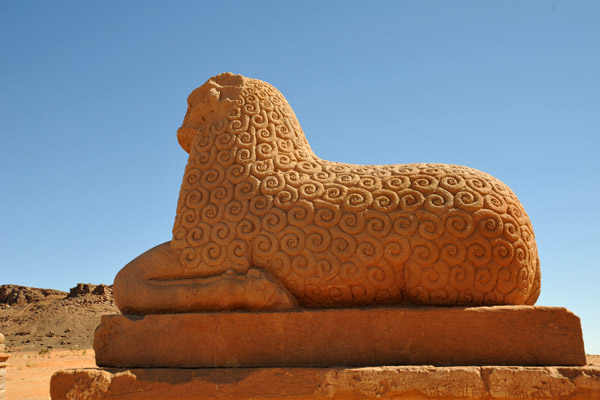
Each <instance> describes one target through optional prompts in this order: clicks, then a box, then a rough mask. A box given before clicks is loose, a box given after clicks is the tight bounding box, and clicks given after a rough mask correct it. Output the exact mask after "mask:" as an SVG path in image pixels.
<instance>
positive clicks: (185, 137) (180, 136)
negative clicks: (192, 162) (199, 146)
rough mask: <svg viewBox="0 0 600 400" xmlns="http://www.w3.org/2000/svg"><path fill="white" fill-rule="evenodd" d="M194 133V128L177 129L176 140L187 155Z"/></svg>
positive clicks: (190, 148)
mask: <svg viewBox="0 0 600 400" xmlns="http://www.w3.org/2000/svg"><path fill="white" fill-rule="evenodd" d="M196 131H197V129H195V128H185V127H183V126H182V127H181V128H179V129H177V140H178V141H179V145H180V146H181V148H182V149H184V150H185V151H186V152H187V153H188V154H189V152H190V151H191V150H192V143H193V141H194V135H195V134H196Z"/></svg>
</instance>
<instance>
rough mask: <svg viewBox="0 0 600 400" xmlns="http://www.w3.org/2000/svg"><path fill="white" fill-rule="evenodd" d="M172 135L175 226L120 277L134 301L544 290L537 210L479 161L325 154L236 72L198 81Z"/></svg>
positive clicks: (185, 305) (249, 305) (288, 114)
mask: <svg viewBox="0 0 600 400" xmlns="http://www.w3.org/2000/svg"><path fill="white" fill-rule="evenodd" d="M177 136H178V139H179V143H180V144H181V146H182V147H183V149H184V150H185V151H186V152H188V153H189V159H188V163H187V167H186V170H185V175H184V178H183V183H182V185H181V192H180V194H179V201H178V204H177V216H176V218H175V225H174V227H173V239H172V240H171V241H170V242H167V243H163V244H161V245H159V246H157V247H155V248H153V249H151V250H148V251H147V252H146V253H144V254H142V255H140V256H139V257H138V258H136V259H135V260H133V261H132V262H131V263H129V264H128V265H127V266H125V267H124V268H123V269H122V270H121V271H120V272H119V274H118V275H117V277H116V279H115V286H114V293H115V300H116V302H117V305H118V306H119V308H120V309H121V311H122V312H124V313H130V314H152V313H176V312H194V311H217V310H289V309H295V308H300V307H313V308H314V307H320V308H330V307H355V306H368V305H393V304H420V305H437V306H452V305H473V306H476V305H497V304H534V303H535V301H536V300H537V297H538V295H539V292H540V269H539V259H538V255H537V248H536V244H535V239H534V234H533V229H532V226H531V222H530V220H529V218H528V217H527V214H526V213H525V210H524V209H523V207H522V206H521V204H520V203H519V201H518V200H517V198H516V196H515V195H514V194H513V192H512V191H511V190H510V189H509V188H508V187H507V186H506V185H505V184H503V183H502V182H500V181H498V180H497V179H495V178H493V177H491V176H489V175H487V174H485V173H483V172H480V171H477V170H474V169H471V168H466V167H461V166H457V165H443V164H399V165H352V164H341V163H336V162H331V161H325V160H321V159H320V158H318V157H317V156H316V155H315V154H314V153H313V151H312V150H311V148H310V146H309V144H308V142H307V141H306V138H305V137H304V133H303V131H302V128H301V127H300V124H299V123H298V120H297V119H296V116H295V115H294V112H293V110H292V108H291V107H290V106H289V104H288V103H287V101H286V100H285V98H284V97H283V96H282V94H281V93H279V91H278V90H277V89H275V88H274V87H272V86H271V85H269V84H267V83H265V82H262V81H259V80H256V79H249V78H245V77H243V76H240V75H233V74H230V73H224V74H221V75H218V76H215V77H213V78H211V79H210V80H209V81H208V82H206V83H205V84H204V85H202V86H201V87H199V88H198V89H196V90H194V91H193V92H192V94H191V95H190V96H189V98H188V110H187V113H186V115H185V119H184V121H183V125H182V127H181V128H180V129H179V130H178V131H177Z"/></svg>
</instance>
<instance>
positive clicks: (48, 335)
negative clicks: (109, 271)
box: [0, 283, 119, 351]
mask: <svg viewBox="0 0 600 400" xmlns="http://www.w3.org/2000/svg"><path fill="white" fill-rule="evenodd" d="M118 313H119V310H118V309H117V306H116V305H115V303H114V300H113V296H112V286H109V285H102V284H101V285H93V284H89V283H85V284H84V283H79V284H78V285H77V286H75V287H74V288H72V289H71V290H70V292H69V293H67V292H62V291H60V290H54V289H38V288H31V287H26V286H18V285H0V333H3V334H4V336H6V347H7V350H9V351H19V350H45V349H60V348H63V349H87V348H91V347H92V342H93V337H94V330H95V329H96V326H98V324H99V323H100V317H101V316H102V315H106V314H118Z"/></svg>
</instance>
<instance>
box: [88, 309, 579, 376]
mask: <svg viewBox="0 0 600 400" xmlns="http://www.w3.org/2000/svg"><path fill="white" fill-rule="evenodd" d="M94 350H95V352H96V361H97V364H98V365H99V366H106V367H127V368H132V367H144V368H145V367H272V366H274V367H292V366H296V367H299V366H326V367H330V366H339V365H346V366H381V365H438V366H444V365H550V366H551V365H585V362H586V360H585V353H584V347H583V339H582V335H581V326H580V321H579V318H578V317H577V316H575V315H574V314H572V313H571V312H569V311H568V310H565V309H564V308H553V307H533V306H496V307H472V308H468V307H467V308H438V307H423V308H401V307H398V308H370V309H337V310H313V311H306V310H304V311H291V312H265V313H242V312H231V313H196V314H166V315H147V316H144V317H140V316H135V317H132V316H130V317H127V316H123V315H114V316H104V317H103V319H102V323H101V325H100V326H99V327H98V329H97V330H96V333H95V337H94Z"/></svg>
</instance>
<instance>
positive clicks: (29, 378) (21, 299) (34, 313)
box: [0, 284, 600, 400]
mask: <svg viewBox="0 0 600 400" xmlns="http://www.w3.org/2000/svg"><path fill="white" fill-rule="evenodd" d="M117 313H119V310H118V309H117V307H116V306H115V304H114V301H113V297H112V288H111V287H110V286H107V285H91V284H79V285H77V286H75V287H74V288H72V289H71V291H70V292H69V293H67V292H61V291H58V290H53V289H37V288H29V287H23V286H16V285H1V286H0V332H1V333H3V334H4V335H5V336H6V347H7V349H6V350H7V352H8V353H9V354H10V355H11V358H10V359H9V360H8V367H7V384H6V400H49V399H50V377H51V376H52V374H53V373H54V372H56V371H58V370H61V369H67V368H93V367H95V366H96V363H95V359H94V351H93V350H92V342H93V334H94V329H95V328H96V326H97V325H98V324H99V323H100V317H101V316H102V315H105V314H117ZM587 361H588V364H593V365H600V356H597V355H588V358H587Z"/></svg>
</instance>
